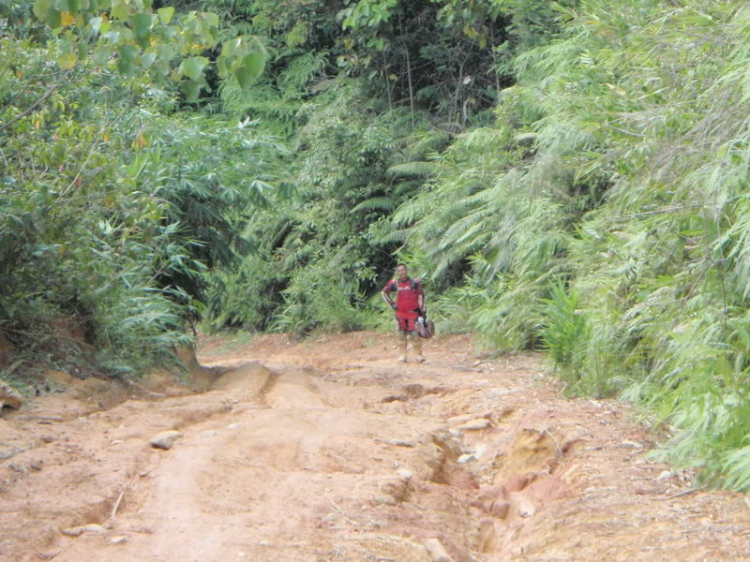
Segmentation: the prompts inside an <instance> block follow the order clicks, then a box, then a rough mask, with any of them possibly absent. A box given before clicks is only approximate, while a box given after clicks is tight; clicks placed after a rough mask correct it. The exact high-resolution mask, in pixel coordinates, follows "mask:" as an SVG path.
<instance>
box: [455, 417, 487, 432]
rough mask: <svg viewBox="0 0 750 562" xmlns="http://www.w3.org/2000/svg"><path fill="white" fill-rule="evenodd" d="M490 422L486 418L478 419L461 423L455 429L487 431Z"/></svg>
mask: <svg viewBox="0 0 750 562" xmlns="http://www.w3.org/2000/svg"><path fill="white" fill-rule="evenodd" d="M490 423H491V422H490V420H488V419H487V418H479V419H475V420H470V421H467V422H466V423H463V424H461V425H459V426H457V427H456V428H455V429H460V430H478V429H487V428H488V427H489V426H490Z"/></svg>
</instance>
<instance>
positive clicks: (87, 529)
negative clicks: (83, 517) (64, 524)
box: [62, 523, 107, 537]
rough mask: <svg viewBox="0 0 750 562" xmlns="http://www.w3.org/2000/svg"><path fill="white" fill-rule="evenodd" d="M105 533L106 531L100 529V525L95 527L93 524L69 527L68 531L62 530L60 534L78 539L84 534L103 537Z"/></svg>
mask: <svg viewBox="0 0 750 562" xmlns="http://www.w3.org/2000/svg"><path fill="white" fill-rule="evenodd" d="M106 532H107V530H106V529H105V528H104V527H102V526H101V525H96V524H94V523H92V524H90V525H81V526H80V527H71V528H69V529H63V530H62V534H63V535H68V536H69V537H79V536H81V535H82V534H84V533H96V534H98V535H103V534H105V533H106Z"/></svg>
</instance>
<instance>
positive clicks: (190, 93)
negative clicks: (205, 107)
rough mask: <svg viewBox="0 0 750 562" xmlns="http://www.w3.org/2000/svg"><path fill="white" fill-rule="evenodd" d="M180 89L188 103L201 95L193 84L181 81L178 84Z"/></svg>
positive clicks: (197, 87)
mask: <svg viewBox="0 0 750 562" xmlns="http://www.w3.org/2000/svg"><path fill="white" fill-rule="evenodd" d="M180 89H181V90H182V93H183V94H185V97H186V98H187V100H188V101H196V100H197V99H198V96H199V95H200V93H201V87H200V86H199V85H198V84H196V83H195V82H190V81H188V80H183V81H182V82H181V83H180Z"/></svg>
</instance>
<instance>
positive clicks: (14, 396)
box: [0, 381, 23, 409]
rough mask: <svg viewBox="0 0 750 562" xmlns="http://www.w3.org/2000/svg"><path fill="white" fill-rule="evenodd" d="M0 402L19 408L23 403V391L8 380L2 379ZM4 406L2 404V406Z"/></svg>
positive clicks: (0, 382) (0, 383)
mask: <svg viewBox="0 0 750 562" xmlns="http://www.w3.org/2000/svg"><path fill="white" fill-rule="evenodd" d="M0 404H2V405H4V406H8V407H9V408H15V409H18V408H20V407H21V404H23V397H22V396H21V393H20V392H18V391H17V390H16V389H15V388H13V387H12V386H10V385H9V384H8V383H6V382H2V381H0ZM0 408H2V406H0Z"/></svg>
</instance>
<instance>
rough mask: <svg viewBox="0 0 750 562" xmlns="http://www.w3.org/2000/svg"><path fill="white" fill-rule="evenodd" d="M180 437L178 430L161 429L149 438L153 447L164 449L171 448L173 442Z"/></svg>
mask: <svg viewBox="0 0 750 562" xmlns="http://www.w3.org/2000/svg"><path fill="white" fill-rule="evenodd" d="M180 437H182V433H180V432H179V431H162V432H161V433H158V434H156V435H154V436H153V437H152V438H151V441H149V442H150V443H151V446H152V447H154V448H155V449H164V450H165V451H166V450H168V449H171V448H172V445H174V442H175V441H177V440H178V439H179V438H180Z"/></svg>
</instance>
